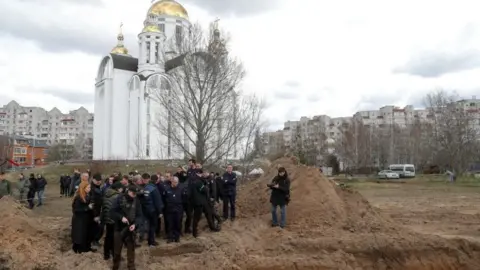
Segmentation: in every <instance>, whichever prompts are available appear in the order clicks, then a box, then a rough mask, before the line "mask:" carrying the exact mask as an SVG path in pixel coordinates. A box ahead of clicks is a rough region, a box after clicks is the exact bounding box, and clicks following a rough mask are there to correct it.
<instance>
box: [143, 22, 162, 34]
mask: <svg viewBox="0 0 480 270" xmlns="http://www.w3.org/2000/svg"><path fill="white" fill-rule="evenodd" d="M142 32H144V33H161V32H162V30H160V28H159V27H158V25H156V24H149V25H146V26H145V27H144V28H143V30H142Z"/></svg>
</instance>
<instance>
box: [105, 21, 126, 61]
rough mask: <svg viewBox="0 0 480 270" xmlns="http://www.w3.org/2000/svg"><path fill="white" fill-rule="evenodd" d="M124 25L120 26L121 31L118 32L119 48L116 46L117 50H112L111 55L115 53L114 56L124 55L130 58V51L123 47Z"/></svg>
mask: <svg viewBox="0 0 480 270" xmlns="http://www.w3.org/2000/svg"><path fill="white" fill-rule="evenodd" d="M122 28H123V23H121V24H120V29H119V32H118V35H117V46H115V48H113V49H112V51H111V52H110V53H114V54H123V55H127V56H130V55H129V54H128V50H127V48H125V46H124V45H123V38H124V37H123V30H122Z"/></svg>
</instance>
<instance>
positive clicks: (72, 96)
mask: <svg viewBox="0 0 480 270" xmlns="http://www.w3.org/2000/svg"><path fill="white" fill-rule="evenodd" d="M39 92H40V93H44V94H47V95H52V96H54V97H57V98H60V99H63V100H65V101H67V102H69V103H75V104H86V105H91V104H93V102H94V95H93V94H92V92H90V93H86V92H76V91H66V90H65V89H41V90H40V91H39Z"/></svg>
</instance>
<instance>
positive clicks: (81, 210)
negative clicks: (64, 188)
mask: <svg viewBox="0 0 480 270" xmlns="http://www.w3.org/2000/svg"><path fill="white" fill-rule="evenodd" d="M89 193H90V185H89V184H88V183H86V182H84V183H82V184H81V185H80V187H79V188H78V191H77V192H76V193H75V195H74V197H73V203H72V211H73V217H72V232H71V235H72V244H73V245H72V249H73V251H74V252H75V253H83V252H89V251H94V249H92V248H91V237H90V230H91V229H90V228H91V224H92V220H93V213H92V209H93V204H92V203H91V202H90V195H89Z"/></svg>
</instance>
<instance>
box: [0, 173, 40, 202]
mask: <svg viewBox="0 0 480 270" xmlns="http://www.w3.org/2000/svg"><path fill="white" fill-rule="evenodd" d="M46 187H47V180H46V179H45V177H43V176H42V175H41V174H38V175H37V176H35V174H33V173H32V174H30V177H29V178H28V179H27V178H26V177H25V175H24V174H23V173H20V174H19V176H18V182H17V183H16V189H17V190H18V199H19V201H20V202H22V203H23V202H25V201H27V202H28V208H30V209H33V208H34V207H35V196H37V206H38V207H39V206H42V205H43V199H44V198H45V197H44V194H45V188H46ZM13 190H14V189H13V187H12V183H11V182H10V181H8V180H7V179H6V178H5V173H4V172H0V198H2V197H3V196H11V195H13ZM25 198H26V199H25Z"/></svg>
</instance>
